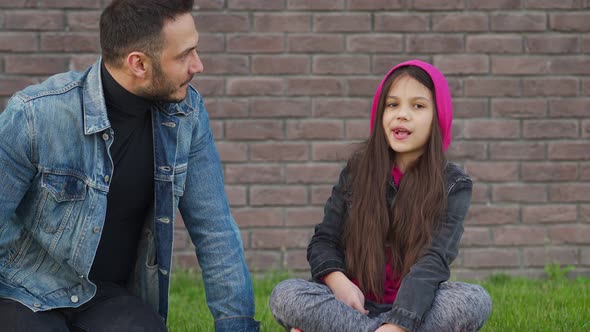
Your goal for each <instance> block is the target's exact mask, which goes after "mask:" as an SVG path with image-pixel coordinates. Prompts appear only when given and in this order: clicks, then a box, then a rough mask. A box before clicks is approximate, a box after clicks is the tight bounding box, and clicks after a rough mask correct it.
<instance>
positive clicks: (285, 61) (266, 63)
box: [252, 55, 310, 74]
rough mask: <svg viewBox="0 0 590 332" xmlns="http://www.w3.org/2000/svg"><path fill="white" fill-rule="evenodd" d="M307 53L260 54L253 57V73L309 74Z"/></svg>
mask: <svg viewBox="0 0 590 332" xmlns="http://www.w3.org/2000/svg"><path fill="white" fill-rule="evenodd" d="M309 63H310V61H309V57H308V56H306V55H285V56H276V55H259V56H254V57H253V58H252V73H253V74H307V73H309V67H310V64H309Z"/></svg>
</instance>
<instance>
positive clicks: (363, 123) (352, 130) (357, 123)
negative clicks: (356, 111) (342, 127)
mask: <svg viewBox="0 0 590 332" xmlns="http://www.w3.org/2000/svg"><path fill="white" fill-rule="evenodd" d="M368 137H369V121H367V120H348V121H346V138H347V139H353V140H359V139H360V140H365V139H367V138H368Z"/></svg>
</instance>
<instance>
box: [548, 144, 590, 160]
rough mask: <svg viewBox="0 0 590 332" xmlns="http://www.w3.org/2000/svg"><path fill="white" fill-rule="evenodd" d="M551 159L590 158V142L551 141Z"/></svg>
mask: <svg viewBox="0 0 590 332" xmlns="http://www.w3.org/2000/svg"><path fill="white" fill-rule="evenodd" d="M549 159H554V160H588V159H590V143H589V142H552V143H549Z"/></svg>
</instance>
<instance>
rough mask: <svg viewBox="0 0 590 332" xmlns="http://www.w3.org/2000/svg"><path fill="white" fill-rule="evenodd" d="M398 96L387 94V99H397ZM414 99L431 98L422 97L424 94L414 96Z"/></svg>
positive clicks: (427, 99)
mask: <svg viewBox="0 0 590 332" xmlns="http://www.w3.org/2000/svg"><path fill="white" fill-rule="evenodd" d="M396 98H398V97H397V96H387V99H396ZM412 99H424V100H426V101H430V99H429V98H427V97H422V96H417V97H413V98H412Z"/></svg>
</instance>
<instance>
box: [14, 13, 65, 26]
mask: <svg viewBox="0 0 590 332" xmlns="http://www.w3.org/2000/svg"><path fill="white" fill-rule="evenodd" d="M5 14H6V16H5V21H4V29H9V30H43V31H47V30H62V29H63V28H64V27H65V16H64V13H63V12H62V11H55V10H44V11H31V10H26V11H23V10H14V11H6V12H5Z"/></svg>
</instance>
